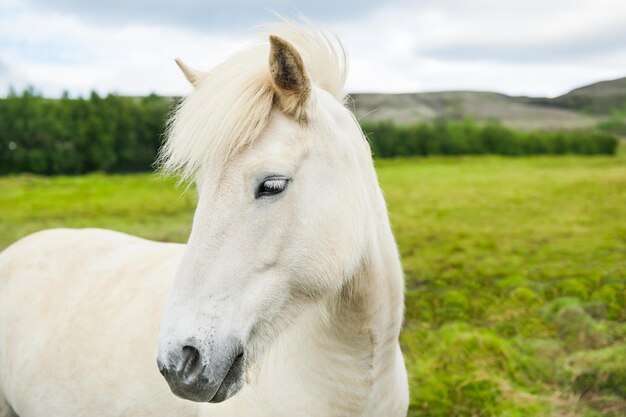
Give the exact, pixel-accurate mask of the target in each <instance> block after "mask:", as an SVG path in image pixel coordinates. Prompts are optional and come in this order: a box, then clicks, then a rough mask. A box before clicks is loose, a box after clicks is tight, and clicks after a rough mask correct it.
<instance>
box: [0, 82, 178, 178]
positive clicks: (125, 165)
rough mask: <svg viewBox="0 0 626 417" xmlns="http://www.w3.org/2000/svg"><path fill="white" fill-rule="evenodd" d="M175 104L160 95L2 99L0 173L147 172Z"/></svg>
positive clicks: (29, 92)
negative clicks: (170, 110) (165, 122)
mask: <svg viewBox="0 0 626 417" xmlns="http://www.w3.org/2000/svg"><path fill="white" fill-rule="evenodd" d="M170 105H171V100H170V99H164V98H162V97H158V96H147V97H144V98H131V97H120V96H115V95H109V96H107V97H104V98H102V97H99V96H98V95H97V94H96V93H92V94H91V96H90V97H89V98H88V99H82V98H80V99H69V98H67V97H63V98H61V99H58V100H50V99H45V98H42V97H38V96H36V95H34V94H33V93H32V92H31V91H26V92H24V93H23V94H22V95H20V96H17V95H9V97H7V98H5V99H1V100H0V174H7V173H16V172H32V173H35V174H46V175H50V174H82V173H85V172H93V171H104V172H133V171H146V170H148V169H150V166H151V164H152V163H153V161H154V158H155V155H156V152H157V150H158V149H159V146H160V144H161V135H162V132H163V130H164V120H165V117H166V114H167V112H168V109H169V107H170Z"/></svg>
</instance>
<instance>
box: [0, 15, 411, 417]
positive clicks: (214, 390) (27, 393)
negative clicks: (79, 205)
mask: <svg viewBox="0 0 626 417" xmlns="http://www.w3.org/2000/svg"><path fill="white" fill-rule="evenodd" d="M272 33H274V34H276V35H272V36H270V38H269V39H270V42H269V45H268V43H267V42H265V43H262V42H259V43H258V44H255V45H254V46H251V47H249V48H248V49H245V50H244V51H242V52H240V53H238V54H236V55H234V56H232V57H231V58H230V59H228V60H226V61H225V62H223V63H222V64H220V65H219V66H217V67H216V68H214V69H213V70H212V71H210V72H208V73H200V72H197V71H194V70H192V69H190V68H188V67H186V66H185V65H184V64H182V63H180V62H179V65H180V66H181V69H182V70H183V72H184V73H185V75H186V77H187V78H188V79H189V81H190V82H191V83H192V84H193V85H194V86H195V88H194V91H193V92H192V93H191V94H190V95H189V97H188V98H187V99H186V100H185V101H184V102H183V103H182V105H181V106H180V107H179V108H178V109H177V111H176V112H175V115H174V117H173V119H172V122H171V124H170V129H169V135H168V140H167V143H166V145H165V147H164V150H163V153H162V162H163V165H164V166H165V168H166V169H168V170H173V171H177V172H179V173H181V174H182V176H183V177H184V178H188V179H191V180H194V181H195V183H196V186H197V189H198V194H199V201H198V206H197V210H196V213H195V218H194V222H193V228H192V232H191V236H190V237H189V242H188V243H187V245H179V244H169V243H157V242H151V241H146V240H143V239H139V238H137V237H132V236H128V235H124V234H121V233H117V232H112V231H105V230H95V229H87V230H49V231H43V232H39V233H36V234H33V235H31V236H28V237H26V238H24V239H22V240H20V241H19V242H17V243H15V244H14V245H12V246H11V247H9V248H8V249H6V250H5V251H4V252H3V253H2V254H1V255H0V415H2V416H8V415H14V413H15V414H17V415H19V416H21V417H39V416H41V417H55V416H89V417H95V416H98V417H102V416H142V417H145V416H211V417H225V416H231V417H232V416H246V417H250V416H266V417H281V416H285V417H306V416H323V417H329V416H361V417H373V416H380V417H399V416H405V415H406V412H407V407H408V386H407V375H406V369H405V366H404V361H403V358H402V354H401V351H400V346H399V342H398V335H399V332H400V327H401V323H402V313H403V279H402V270H401V266H400V263H399V259H398V253H397V249H396V245H395V242H394V238H393V235H392V232H391V228H390V226H389V220H388V217H387V211H386V207H385V202H384V200H383V196H382V193H381V190H380V188H379V186H378V182H377V178H376V174H375V171H374V167H373V163H372V159H371V153H370V149H369V146H368V144H367V141H366V140H365V138H364V136H363V134H362V132H361V130H360V128H359V126H358V124H357V122H356V121H355V119H354V117H353V115H352V114H351V113H350V111H348V110H347V109H346V108H345V107H344V106H343V93H342V89H343V84H344V80H345V72H346V62H345V53H344V52H343V49H342V48H341V47H340V45H338V42H335V41H329V39H328V38H327V37H326V36H325V35H323V34H322V33H320V32H319V31H317V30H316V29H313V28H310V27H297V26H295V25H293V24H289V23H285V24H280V25H277V26H274V27H273V28H272ZM268 56H269V64H268ZM168 293H169V297H168ZM159 322H160V331H159ZM157 340H158V348H157V349H155V344H156V343H157ZM155 353H156V359H157V361H156V362H157V364H155ZM159 371H160V372H161V373H162V375H163V376H164V377H165V380H166V381H167V383H165V381H163V377H162V376H161V375H159ZM168 384H169V389H168ZM170 389H171V391H173V393H174V394H176V395H173V394H172V393H171V392H170ZM179 397H180V398H179ZM181 398H182V399H181ZM189 400H191V401H189ZM207 403H212V404H207Z"/></svg>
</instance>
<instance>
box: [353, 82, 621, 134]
mask: <svg viewBox="0 0 626 417" xmlns="http://www.w3.org/2000/svg"><path fill="white" fill-rule="evenodd" d="M351 99H352V107H353V108H354V111H355V113H356V115H357V117H358V118H359V119H360V120H365V121H367V120H372V121H379V120H392V121H394V122H397V123H412V122H419V121H429V120H432V119H435V118H438V117H446V118H452V119H462V118H466V117H470V118H472V119H474V120H477V121H488V120H493V119H497V120H500V121H501V122H502V123H503V124H505V125H507V126H510V127H512V128H515V129H525V130H534V129H541V130H556V129H580V128H590V127H594V126H596V124H597V123H598V122H600V121H602V120H604V119H605V118H606V115H608V114H609V113H610V112H611V111H612V110H613V109H626V78H621V79H618V80H613V81H603V82H599V83H595V84H591V85H588V86H585V87H581V88H577V89H575V90H572V91H571V92H569V93H567V94H564V95H562V96H559V97H555V98H535V97H511V96H507V95H505V94H500V93H493V92H481V91H449V92H436V93H408V94H374V93H372V94H370V93H366V94H363V93H361V94H352V95H351Z"/></svg>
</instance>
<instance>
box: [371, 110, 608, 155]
mask: <svg viewBox="0 0 626 417" xmlns="http://www.w3.org/2000/svg"><path fill="white" fill-rule="evenodd" d="M362 127H363V130H364V131H365V133H366V134H367V137H368V140H369V142H370V145H371V147H372V151H373V153H374V155H375V156H378V157H381V158H388V157H394V156H409V155H424V156H426V155H477V154H497V155H541V154H551V155H562V154H580V155H599V154H606V155H612V154H615V152H616V150H617V146H618V139H617V138H616V137H614V136H613V135H611V134H608V133H601V132H594V131H557V132H540V131H531V132H520V131H514V130H511V129H509V128H507V127H505V126H502V125H501V124H499V123H497V122H491V123H488V124H484V125H480V124H477V123H475V122H473V121H471V120H465V121H460V122H458V121H450V120H443V119H442V120H436V121H434V122H433V123H431V124H425V123H419V124H413V125H396V124H393V123H390V122H381V123H363V126H362Z"/></svg>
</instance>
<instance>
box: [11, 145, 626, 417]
mask: <svg viewBox="0 0 626 417" xmlns="http://www.w3.org/2000/svg"><path fill="white" fill-rule="evenodd" d="M376 163H377V169H378V173H379V179H380V182H381V185H382V187H383V190H384V192H385V196H386V198H387V202H388V207H389V212H390V217H391V220H392V224H393V228H394V231H395V235H396V238H397V241H398V245H399V247H400V251H401V255H402V261H403V265H404V269H405V275H406V301H405V303H406V322H405V326H404V331H403V333H402V336H401V341H402V345H403V349H404V354H405V358H406V361H407V367H408V370H409V378H410V384H411V408H410V412H409V415H410V416H441V417H443V416H585V417H592V416H623V415H626V156H625V155H618V156H614V157H610V156H594V157H575V156H560V157H552V156H545V157H520V158H505V157H495V156H481V157H448V158H442V157H434V158H408V159H393V160H378V161H377V162H376ZM194 205H195V194H194V191H193V189H191V188H190V189H189V190H187V191H185V189H184V188H181V187H176V185H175V180H173V179H171V178H163V177H159V176H157V175H154V174H133V175H105V174H90V175H86V176H75V177H63V176H57V177H38V176H29V175H16V176H8V177H0V249H1V248H4V247H6V246H8V245H9V244H10V243H12V242H13V241H15V240H17V239H19V238H20V237H22V236H25V235H26V234H28V233H31V232H34V231H36V230H40V229H44V228H51V227H105V228H112V229H116V230H121V231H124V232H128V233H132V234H136V235H139V236H142V237H146V238H149V239H156V240H166V241H178V242H184V241H185V239H186V237H187V234H188V232H189V230H190V227H191V218H192V215H193V209H194Z"/></svg>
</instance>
